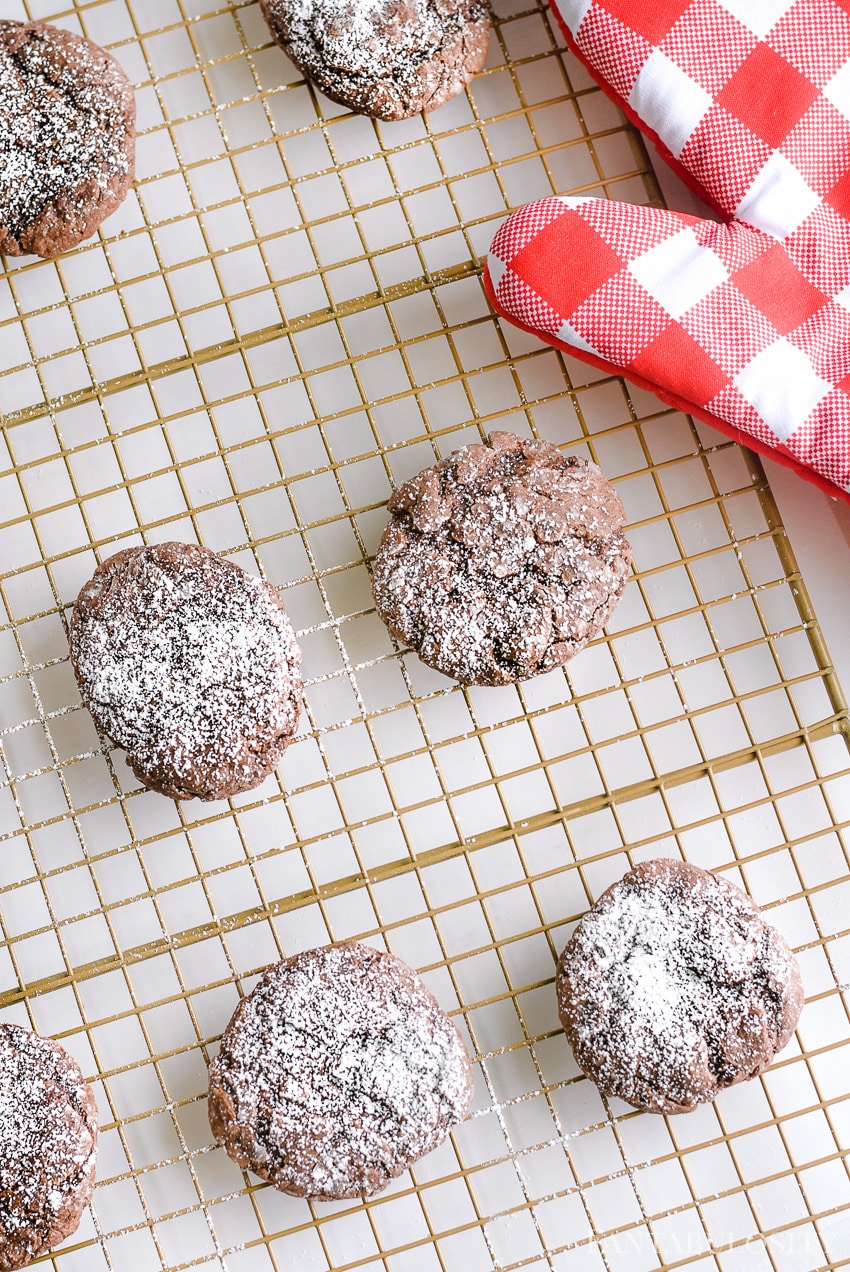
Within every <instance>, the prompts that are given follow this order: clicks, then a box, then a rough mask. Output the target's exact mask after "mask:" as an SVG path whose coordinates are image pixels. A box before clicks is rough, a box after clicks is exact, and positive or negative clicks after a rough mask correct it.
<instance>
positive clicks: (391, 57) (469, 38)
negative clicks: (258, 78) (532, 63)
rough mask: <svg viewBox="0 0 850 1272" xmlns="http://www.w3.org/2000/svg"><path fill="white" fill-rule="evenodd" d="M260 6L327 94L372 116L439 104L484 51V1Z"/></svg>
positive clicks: (396, 115) (320, 1)
mask: <svg viewBox="0 0 850 1272" xmlns="http://www.w3.org/2000/svg"><path fill="white" fill-rule="evenodd" d="M260 8H261V9H262V11H263V15H264V17H265V19H266V22H267V23H268V26H269V29H270V30H271V33H272V35H273V36H274V38H275V39H276V40H277V42H278V44H280V46H281V47H282V48H283V49H284V50H285V51H286V52H287V53H288V54H289V56H290V57H291V58H292V60H293V62H295V64H296V66H298V67H299V68H300V70H301V71H302V72H303V73H304V74H305V75H306V76H307V77H308V78H309V79H311V80H313V82H314V83H315V84H316V86H317V87H318V88H320V89H321V90H322V92H323V93H324V94H325V96H326V97H329V98H330V99H331V100H332V101H335V102H341V103H342V104H343V105H344V106H348V107H349V108H350V109H351V110H355V111H358V112H359V113H360V114H364V115H371V116H372V117H373V118H375V119H406V118H407V117H408V116H410V115H416V114H418V112H419V111H423V110H434V109H435V108H436V107H437V106H441V105H442V104H443V102H445V101H447V100H448V99H449V98H450V97H453V96H454V95H455V93H458V92H460V90H461V89H462V88H463V86H464V84H466V83H467V81H468V80H469V79H471V77H472V76H473V75H474V74H475V72H476V71H478V70H480V68H481V66H482V64H483V62H484V59H485V57H486V56H487V46H488V43H489V38H490V14H489V9H488V7H487V4H486V3H485V2H484V0H260Z"/></svg>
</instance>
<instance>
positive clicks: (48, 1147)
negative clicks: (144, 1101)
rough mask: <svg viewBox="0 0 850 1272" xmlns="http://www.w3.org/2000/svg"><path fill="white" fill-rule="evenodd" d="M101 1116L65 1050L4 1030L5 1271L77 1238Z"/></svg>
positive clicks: (1, 1264) (0, 1161)
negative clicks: (67, 1239)
mask: <svg viewBox="0 0 850 1272" xmlns="http://www.w3.org/2000/svg"><path fill="white" fill-rule="evenodd" d="M96 1153H97V1110H96V1108H95V1102H94V1095H93V1093H92V1089H91V1087H90V1086H88V1084H87V1083H86V1082H85V1081H84V1079H83V1075H82V1073H81V1072H80V1069H79V1066H78V1065H77V1062H76V1061H75V1060H74V1059H73V1058H72V1057H71V1056H70V1055H69V1054H68V1052H67V1051H66V1050H65V1048H64V1047H62V1046H61V1045H60V1044H59V1043H58V1042H53V1041H52V1040H51V1039H49V1038H42V1037H41V1036H40V1035H39V1034H37V1033H33V1032H32V1031H31V1030H29V1029H22V1028H21V1027H20V1026H19V1025H9V1024H0V1269H2V1272H10V1270H11V1269H13V1268H22V1267H25V1266H26V1264H28V1263H29V1262H31V1260H33V1259H36V1258H38V1256H39V1255H40V1254H44V1253H45V1252H46V1251H47V1250H51V1249H53V1247H54V1246H56V1245H58V1244H59V1242H60V1241H64V1240H65V1238H66V1237H68V1236H70V1235H71V1233H72V1232H75V1231H76V1229H77V1227H78V1225H79V1222H80V1218H81V1216H82V1213H83V1211H84V1210H85V1208H86V1206H87V1205H88V1202H89V1199H90V1197H91V1193H92V1188H93V1187H94V1171H95V1157H96Z"/></svg>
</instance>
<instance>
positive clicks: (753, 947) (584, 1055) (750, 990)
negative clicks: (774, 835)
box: [556, 858, 803, 1113]
mask: <svg viewBox="0 0 850 1272" xmlns="http://www.w3.org/2000/svg"><path fill="white" fill-rule="evenodd" d="M556 984H557V994H558V1010H559V1014H560V1017H561V1023H562V1024H563V1026H564V1031H565V1033H566V1035H567V1038H568V1040H569V1042H570V1045H571V1047H572V1049H573V1052H574V1053H575V1057H576V1060H577V1061H578V1063H579V1065H580V1066H581V1068H582V1069H583V1070H584V1072H585V1073H586V1074H587V1076H588V1077H589V1078H590V1079H591V1080H592V1081H593V1082H595V1083H596V1085H597V1086H598V1087H599V1089H600V1090H601V1091H602V1092H603V1093H604V1094H605V1095H614V1096H619V1097H620V1099H623V1100H626V1101H627V1102H628V1103H629V1104H633V1105H636V1106H637V1107H638V1108H642V1109H648V1110H649V1111H650V1112H653V1113H686V1112H689V1111H690V1110H691V1109H693V1108H695V1107H696V1106H697V1105H699V1104H702V1103H704V1102H705V1101H707V1100H713V1099H714V1097H715V1096H716V1095H717V1094H718V1093H719V1092H720V1091H722V1090H724V1089H725V1088H726V1087H729V1086H732V1085H734V1084H735V1083H736V1082H743V1081H744V1080H745V1079H747V1078H752V1077H755V1076H756V1075H757V1074H759V1073H761V1072H762V1070H763V1069H766V1068H767V1066H768V1065H769V1064H770V1062H771V1060H772V1059H773V1057H774V1056H775V1055H776V1053H777V1052H778V1051H781V1050H782V1048H783V1047H784V1046H785V1045H786V1043H787V1042H788V1041H789V1039H790V1037H791V1035H792V1033H793V1032H794V1029H795V1027H796V1024H797V1020H798V1018H799V1016H800V1012H801V1010H802V1007H803V988H802V982H801V979H800V971H799V967H798V966H797V960H796V959H795V957H794V955H793V953H792V952H791V950H790V949H789V948H788V946H787V945H786V943H785V941H784V939H783V938H782V936H781V935H780V933H779V932H777V930H776V928H774V927H772V926H771V925H770V924H769V923H766V922H765V921H764V919H763V918H762V917H761V915H760V913H759V911H758V910H757V909H756V907H755V905H754V904H753V903H752V901H751V900H750V898H749V897H748V896H747V895H746V893H744V892H742V891H741V889H740V888H738V887H736V886H735V885H734V884H733V883H730V882H728V880H726V879H722V878H719V877H718V876H717V875H714V874H711V873H710V872H709V871H707V870H701V869H700V868H699V867H698V866H692V865H689V864H687V863H685V862H681V861H675V860H667V859H663V858H662V859H659V860H655V861H646V862H643V863H642V864H641V865H639V866H636V867H635V869H634V870H631V871H630V872H629V873H628V874H627V875H625V877H624V878H623V879H621V880H620V881H619V882H618V883H615V884H613V886H612V887H610V888H608V890H607V891H606V892H604V893H603V894H602V896H601V897H600V898H599V900H598V901H597V902H596V904H595V905H594V906H593V908H592V909H591V910H589V911H588V913H587V914H585V915H584V917H583V918H582V920H581V922H580V923H579V925H578V927H577V928H576V930H575V932H574V933H573V935H572V936H571V938H570V940H569V941H568V943H567V946H566V948H565V949H564V951H563V953H562V955H561V958H560V961H559V963H558V970H557V977H556Z"/></svg>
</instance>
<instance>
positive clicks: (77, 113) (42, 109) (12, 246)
mask: <svg viewBox="0 0 850 1272" xmlns="http://www.w3.org/2000/svg"><path fill="white" fill-rule="evenodd" d="M134 114H135V106H134V99H133V91H132V88H131V86H130V84H129V81H128V80H127V79H126V77H125V76H124V74H123V72H122V71H121V69H120V67H119V66H118V64H117V63H116V62H115V61H114V60H113V59H112V58H111V57H109V55H108V54H106V53H105V52H104V51H103V50H101V49H98V48H97V46H95V45H93V44H91V43H90V42H89V41H88V40H84V39H83V38H82V37H80V36H75V35H73V34H71V33H70V32H67V31H64V30H59V29H57V28H55V27H50V26H46V25H43V24H37V23H33V24H23V23H18V22H10V21H2V22H0V250H3V251H10V252H13V253H14V252H16V251H35V252H39V253H40V254H42V255H48V254H51V245H50V242H49V240H50V239H51V236H52V237H53V238H54V239H55V240H56V250H63V249H64V248H65V247H67V246H69V245H70V243H69V242H68V241H66V240H67V239H68V237H69V236H71V237H73V238H74V241H78V240H79V238H82V237H85V235H86V234H89V233H92V232H93V231H94V229H95V228H96V227H97V225H98V224H99V222H100V220H101V219H102V217H103V215H105V214H106V212H108V211H110V210H111V208H112V206H114V203H115V202H117V200H118V199H119V198H120V197H123V194H124V191H125V189H126V187H127V185H128V184H129V182H130V180H131V178H132V167H133V140H134V132H133V119H134ZM102 205H105V206H102Z"/></svg>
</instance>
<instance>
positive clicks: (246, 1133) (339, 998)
mask: <svg viewBox="0 0 850 1272" xmlns="http://www.w3.org/2000/svg"><path fill="white" fill-rule="evenodd" d="M470 1094H471V1081H470V1070H469V1061H468V1058H467V1056H466V1051H465V1048H464V1046H463V1043H462V1041H461V1039H460V1036H459V1035H458V1033H457V1030H456V1029H455V1027H454V1025H453V1024H452V1023H451V1021H450V1020H449V1019H448V1017H447V1016H446V1015H445V1013H443V1012H442V1011H441V1009H440V1008H439V1006H438V1004H437V1002H436V1001H435V999H434V998H433V997H432V995H431V994H430V993H429V992H428V991H427V990H426V989H425V987H424V986H423V985H422V983H421V982H420V981H419V980H418V978H417V977H416V976H415V974H414V973H413V972H412V970H411V969H410V968H408V967H407V966H406V965H405V964H403V963H401V962H400V961H399V960H398V959H395V958H393V957H391V956H390V955H387V954H383V953H381V952H379V951H377V950H374V949H372V948H371V947H369V946H364V945H359V944H357V943H355V942H350V943H347V944H343V945H339V946H327V947H323V948H321V949H317V950H309V951H307V952H306V953H304V954H300V955H297V956H295V957H294V958H293V959H289V960H285V961H284V962H282V963H279V964H277V965H276V966H274V967H272V968H269V970H268V971H267V973H266V975H265V976H264V978H263V980H262V981H261V982H260V983H259V985H258V986H257V987H256V988H255V989H254V991H253V992H252V993H251V994H250V995H249V996H248V998H246V999H244V1000H243V1002H242V1004H241V1005H240V1007H239V1008H238V1009H237V1011H236V1013H235V1015H234V1017H233V1020H232V1021H231V1023H230V1025H229V1026H228V1028H227V1030H226V1032H225V1035H224V1037H223V1039H222V1045H221V1051H220V1053H219V1055H218V1057H217V1058H216V1059H215V1060H214V1061H213V1064H212V1067H211V1070H210V1120H211V1123H212V1126H213V1131H214V1132H215V1134H216V1136H217V1138H218V1139H219V1140H221V1142H223V1143H224V1144H225V1147H227V1149H228V1151H229V1152H231V1155H232V1156H234V1157H235V1158H236V1160H237V1161H240V1162H241V1164H242V1165H247V1166H249V1167H250V1168H251V1169H252V1170H254V1171H256V1172H257V1173H258V1174H260V1175H262V1176H263V1177H264V1178H267V1179H270V1180H271V1181H272V1182H273V1183H274V1184H275V1185H276V1186H277V1187H278V1188H281V1189H282V1190H284V1191H287V1192H293V1193H296V1194H298V1195H306V1196H315V1197H323V1196H324V1197H344V1196H356V1195H359V1194H361V1193H371V1192H374V1191H376V1190H377V1189H379V1188H382V1187H384V1186H385V1185H386V1184H387V1183H388V1181H389V1180H390V1179H392V1178H393V1177H394V1176H396V1175H398V1174H400V1172H401V1171H402V1170H404V1169H405V1168H406V1167H407V1166H408V1165H410V1164H411V1162H413V1161H414V1160H416V1159H417V1158H419V1157H421V1156H422V1155H423V1154H424V1153H427V1152H429V1151H430V1150H431V1149H432V1148H435V1147H436V1146H437V1144H439V1143H440V1142H441V1141H442V1140H443V1139H444V1138H445V1136H446V1134H447V1133H448V1131H449V1130H450V1128H451V1127H452V1126H453V1125H455V1124H456V1123H458V1122H460V1121H461V1120H462V1119H463V1118H464V1117H465V1116H466V1113H467V1112H468V1108H469V1100H470Z"/></svg>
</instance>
